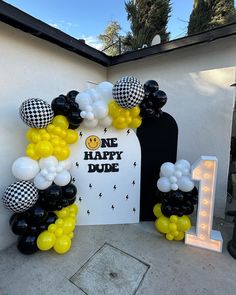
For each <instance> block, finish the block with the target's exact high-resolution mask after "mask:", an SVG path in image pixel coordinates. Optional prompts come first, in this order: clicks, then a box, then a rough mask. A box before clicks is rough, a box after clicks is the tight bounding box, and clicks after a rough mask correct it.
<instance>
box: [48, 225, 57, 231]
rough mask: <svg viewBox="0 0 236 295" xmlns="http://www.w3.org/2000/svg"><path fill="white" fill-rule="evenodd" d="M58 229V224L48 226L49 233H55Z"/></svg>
mask: <svg viewBox="0 0 236 295" xmlns="http://www.w3.org/2000/svg"><path fill="white" fill-rule="evenodd" d="M56 229H57V226H56V224H54V223H52V224H50V225H49V226H48V231H49V232H50V233H54V232H55V231H56Z"/></svg>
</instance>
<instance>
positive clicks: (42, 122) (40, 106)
mask: <svg viewBox="0 0 236 295" xmlns="http://www.w3.org/2000/svg"><path fill="white" fill-rule="evenodd" d="M53 116H54V114H53V110H52V108H51V105H50V104H48V103H47V102H46V101H44V100H42V99H39V98H30V99H27V100H26V101H24V102H23V103H22V105H21V107H20V117H21V119H22V120H23V122H24V123H25V124H26V125H28V126H29V127H32V128H45V127H46V126H47V125H48V124H50V123H51V122H52V119H53Z"/></svg>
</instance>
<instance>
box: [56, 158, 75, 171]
mask: <svg viewBox="0 0 236 295" xmlns="http://www.w3.org/2000/svg"><path fill="white" fill-rule="evenodd" d="M59 165H61V166H62V167H63V168H64V169H66V170H69V169H70V168H71V166H72V161H71V160H70V159H66V160H64V161H60V162H59Z"/></svg>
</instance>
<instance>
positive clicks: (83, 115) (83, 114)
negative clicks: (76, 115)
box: [80, 111, 87, 119]
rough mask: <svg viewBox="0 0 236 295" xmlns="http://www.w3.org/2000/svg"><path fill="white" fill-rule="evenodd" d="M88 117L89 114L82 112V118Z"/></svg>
mask: <svg viewBox="0 0 236 295" xmlns="http://www.w3.org/2000/svg"><path fill="white" fill-rule="evenodd" d="M86 115H87V113H86V112H85V111H82V112H81V113H80V117H81V118H83V119H84V118H86Z"/></svg>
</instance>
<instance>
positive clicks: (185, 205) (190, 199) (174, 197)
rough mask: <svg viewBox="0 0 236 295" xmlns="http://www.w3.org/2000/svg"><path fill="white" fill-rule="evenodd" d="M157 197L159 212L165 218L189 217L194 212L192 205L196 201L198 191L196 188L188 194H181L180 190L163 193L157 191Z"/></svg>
mask: <svg viewBox="0 0 236 295" xmlns="http://www.w3.org/2000/svg"><path fill="white" fill-rule="evenodd" d="M157 197H158V198H159V202H160V203H161V204H162V205H161V211H162V213H163V214H164V215H165V216H166V217H170V216H171V215H177V216H179V217H181V216H183V215H190V214H192V213H193V211H194V205H196V204H197V201H198V190H197V188H196V187H194V188H193V190H192V191H190V192H183V191H181V190H179V189H178V190H176V191H173V190H171V191H170V192H168V193H163V192H161V191H159V190H157Z"/></svg>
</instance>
